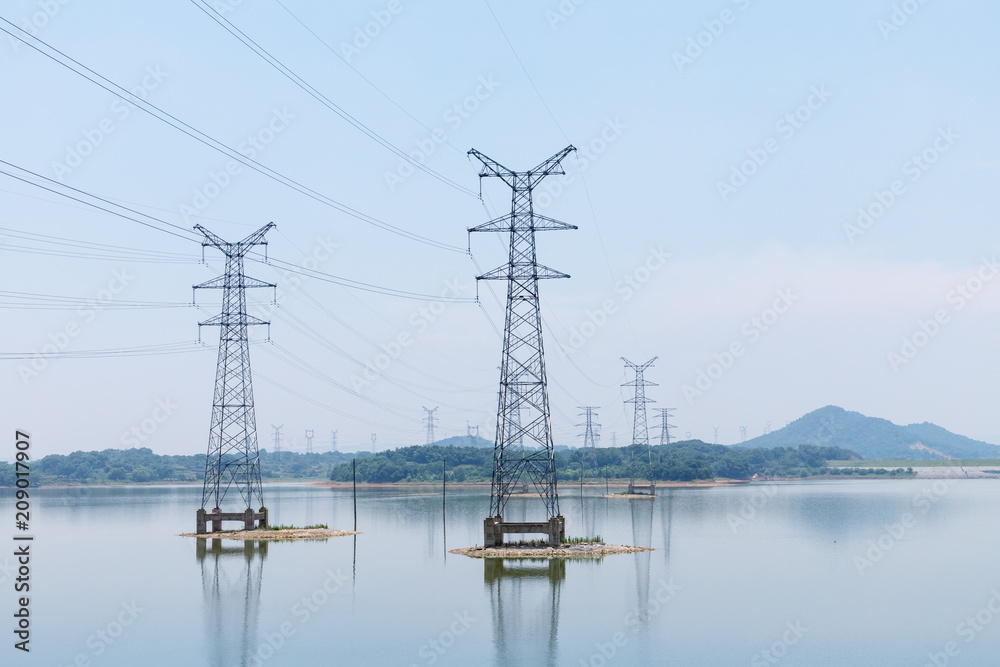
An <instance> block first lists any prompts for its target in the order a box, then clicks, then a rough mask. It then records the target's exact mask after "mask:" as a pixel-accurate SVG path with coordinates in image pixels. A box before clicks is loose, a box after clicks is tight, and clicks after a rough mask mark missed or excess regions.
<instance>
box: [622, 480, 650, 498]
mask: <svg viewBox="0 0 1000 667" xmlns="http://www.w3.org/2000/svg"><path fill="white" fill-rule="evenodd" d="M628 494H629V495H630V496H632V495H635V496H655V495H656V484H654V483H652V482H651V483H649V484H629V485H628Z"/></svg>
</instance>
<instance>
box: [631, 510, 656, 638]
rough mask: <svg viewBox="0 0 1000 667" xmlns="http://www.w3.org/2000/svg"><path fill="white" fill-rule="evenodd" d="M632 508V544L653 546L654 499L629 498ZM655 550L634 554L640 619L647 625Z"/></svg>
mask: <svg viewBox="0 0 1000 667" xmlns="http://www.w3.org/2000/svg"><path fill="white" fill-rule="evenodd" d="M629 505H630V509H631V510H632V544H634V545H636V546H642V547H651V546H653V544H652V543H653V509H654V501H653V500H645V499H633V500H629ZM652 553H653V552H651V551H641V552H639V553H637V554H632V556H633V562H635V585H636V595H637V596H638V598H639V621H640V622H641V623H642V624H643V626H645V625H646V621H647V620H648V619H647V612H648V610H649V564H650V556H651V555H652Z"/></svg>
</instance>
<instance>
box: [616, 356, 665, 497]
mask: <svg viewBox="0 0 1000 667" xmlns="http://www.w3.org/2000/svg"><path fill="white" fill-rule="evenodd" d="M657 359H659V357H653V358H652V359H650V360H649V361H647V362H646V363H644V364H635V363H632V362H631V361H629V360H628V359H626V358H625V357H622V361H624V362H625V367H626V368H631V369H632V370H633V371H635V379H634V380H633V381H632V382H625V383H624V384H622V386H623V387H633V388H634V390H635V393H634V394H633V396H632V398H630V399H628V400H626V401H625V402H626V403H632V404H634V405H635V412H634V413H633V419H632V444H633V445H646V453H647V457H648V459H649V466H650V468H651V469H652V467H653V453H652V451H650V448H649V428H648V427H647V426H646V404H647V403H655V402H656V401H654V400H653V399H651V398H646V387H656V386H658V385H657V384H656V383H655V382H649V381H648V380H646V379H645V378H643V375H642V374H643V373H644V372H645V371H646V369H647V368H649V367H650V366H652V365H653V362H654V361H656V360H657ZM631 467H632V469H631V472H630V473H629V474H630V475H631V476H632V484H633V485H634V484H635V447H632V466H631Z"/></svg>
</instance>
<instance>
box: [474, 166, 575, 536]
mask: <svg viewBox="0 0 1000 667" xmlns="http://www.w3.org/2000/svg"><path fill="white" fill-rule="evenodd" d="M575 150H576V149H575V148H574V147H573V146H567V147H566V148H564V149H563V150H561V151H559V152H558V153H556V154H555V155H553V156H552V157H550V158H549V159H548V160H546V161H544V162H542V163H541V164H539V165H538V166H537V167H535V168H533V169H531V170H529V171H522V172H516V171H512V170H510V169H508V168H507V167H504V166H503V165H501V164H500V163H498V162H496V161H495V160H492V159H490V158H488V157H486V156H485V155H483V154H482V153H480V152H479V151H477V150H471V151H469V155H472V156H474V157H475V158H476V159H478V160H479V161H480V162H482V165H483V166H482V169H481V170H480V172H479V178H480V181H481V180H482V179H483V178H487V177H496V178H499V179H501V180H502V181H503V182H504V183H506V184H507V185H508V186H509V187H510V189H511V191H512V194H511V212H510V214H509V215H504V216H502V217H499V218H496V219H495V220H491V221H489V222H487V223H484V224H482V225H479V226H477V227H472V228H471V229H469V232H501V233H507V234H509V235H510V245H509V250H508V258H507V263H506V264H505V265H504V266H501V267H499V268H496V269H493V270H492V271H489V272H487V273H485V274H483V275H481V276H477V277H476V280H506V281H507V310H506V315H505V318H504V343H503V355H502V362H501V366H500V396H499V401H498V406H497V430H496V440H495V441H494V446H493V483H492V487H491V491H490V516H491V517H502V516H503V512H504V507H505V506H506V504H507V499H508V498H509V497H510V493H511V491H512V490H514V488H515V486H516V485H518V483H519V480H520V478H521V475H522V474H525V473H527V475H528V477H529V478H530V479H531V481H532V482H533V483H534V485H535V488H536V490H537V491H538V493H539V495H540V496H541V498H542V500H543V501H544V503H545V511H546V513H547V514H548V518H549V519H553V518H555V517H558V516H559V494H558V489H557V485H556V465H555V453H554V447H553V441H552V426H551V423H550V415H549V394H548V387H547V381H546V375H545V355H544V352H543V348H542V316H541V312H540V310H539V301H538V281H539V280H540V279H548V278H568V277H569V276H568V275H566V274H565V273H560V272H558V271H554V270H552V269H550V268H548V267H546V266H543V265H541V264H539V263H538V259H537V257H536V254H535V232H537V231H550V230H565V229H576V226H575V225H568V224H566V223H564V222H559V221H557V220H553V219H552V218H548V217H546V216H543V215H539V214H537V213H535V211H534V208H533V204H532V198H531V192H532V190H533V189H534V188H535V186H537V185H538V184H539V183H541V182H542V180H543V179H544V178H545V177H546V176H549V175H552V174H565V173H566V172H565V171H563V168H562V165H561V162H562V161H563V160H564V159H565V158H566V156H567V155H569V154H570V153H571V152H573V151H575ZM521 409H523V410H524V413H523V414H519V413H518V410H521ZM519 417H522V418H521V419H519ZM522 439H523V441H524V443H525V444H526V445H528V446H530V447H531V449H530V450H528V449H523V450H522V449H521V448H520V447H518V442H521V441H522ZM489 538H490V539H488V540H487V541H488V542H490V541H491V539H492V536H489ZM550 540H551V537H550Z"/></svg>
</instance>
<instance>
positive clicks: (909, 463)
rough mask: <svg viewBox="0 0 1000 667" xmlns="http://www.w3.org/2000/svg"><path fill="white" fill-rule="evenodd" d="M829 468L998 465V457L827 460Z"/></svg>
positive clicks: (999, 462) (999, 464) (999, 463)
mask: <svg viewBox="0 0 1000 667" xmlns="http://www.w3.org/2000/svg"><path fill="white" fill-rule="evenodd" d="M826 465H827V466H828V467H830V468H942V467H953V468H958V467H965V466H1000V459H927V460H924V459H913V460H904V461H827V462H826Z"/></svg>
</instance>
